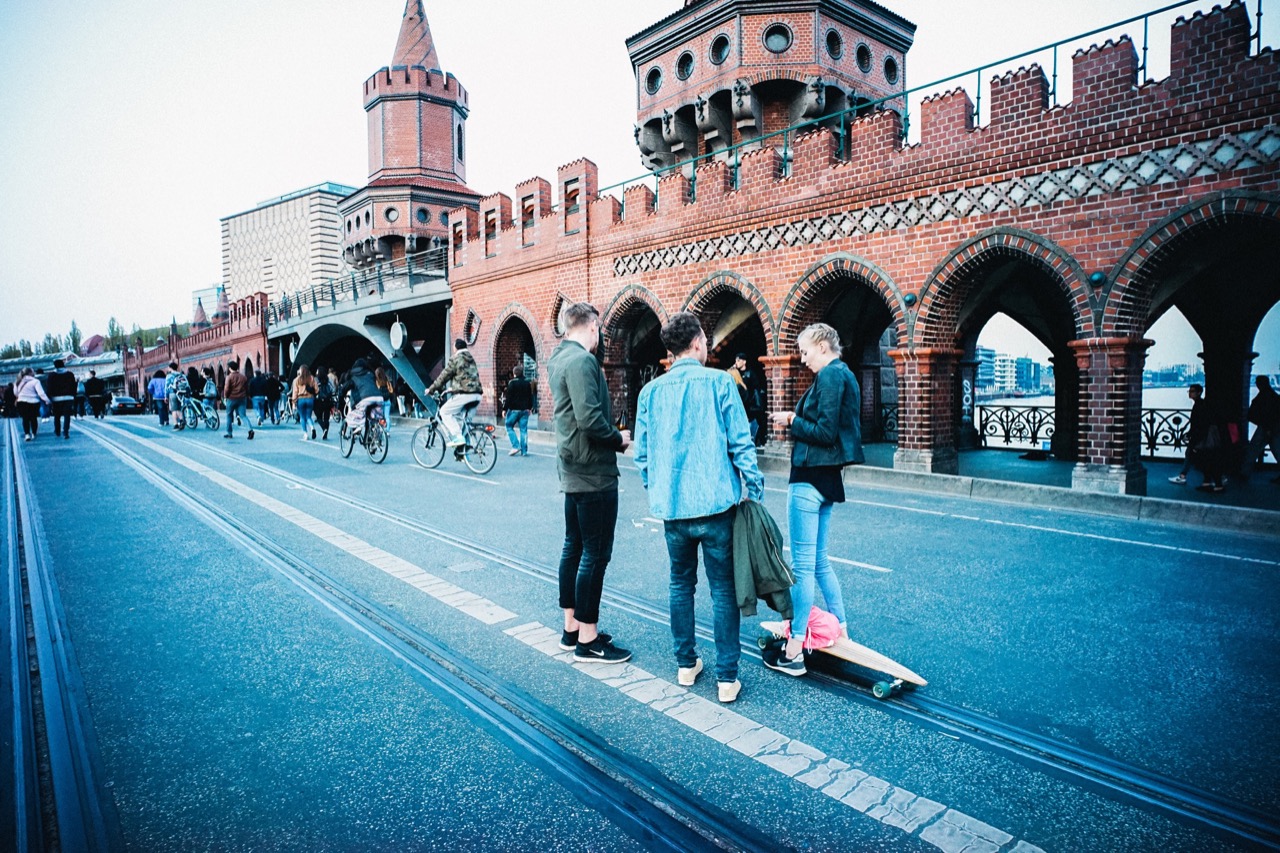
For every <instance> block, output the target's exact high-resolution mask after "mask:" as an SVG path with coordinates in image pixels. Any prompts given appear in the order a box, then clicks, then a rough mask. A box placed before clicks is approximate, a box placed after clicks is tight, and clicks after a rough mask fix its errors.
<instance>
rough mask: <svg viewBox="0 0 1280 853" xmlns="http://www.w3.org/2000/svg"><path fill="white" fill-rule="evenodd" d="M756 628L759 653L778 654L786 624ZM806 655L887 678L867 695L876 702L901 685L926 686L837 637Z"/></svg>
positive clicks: (877, 655)
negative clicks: (829, 658) (843, 662)
mask: <svg viewBox="0 0 1280 853" xmlns="http://www.w3.org/2000/svg"><path fill="white" fill-rule="evenodd" d="M760 627H761V629H763V631H764V633H763V634H761V635H760V638H759V640H757V643H758V644H759V646H760V648H761V650H762V651H763V652H764V653H765V654H766V655H770V654H772V655H778V654H781V652H782V646H783V644H784V643H785V642H786V637H787V624H786V623H785V622H761V623H760ZM810 651H817V652H823V653H824V654H828V655H831V656H832V657H837V658H840V659H841V660H846V661H848V662H849V663H852V664H855V665H857V666H860V667H862V668H863V669H867V670H870V671H871V672H875V673H880V674H882V675H887V676H889V679H888V680H887V681H886V680H881V681H876V682H875V683H874V684H872V685H871V693H872V695H874V696H875V697H876V698H877V699H888V698H889V697H890V696H892V695H893V694H894V692H895V691H897V690H900V689H901V688H902V685H903V684H911V685H914V686H916V687H924V686H925V685H926V684H928V683H929V682H927V681H925V680H924V679H923V678H922V677H920V676H919V675H917V674H916V673H914V672H912V671H911V670H909V669H907V668H906V667H905V666H903V665H902V664H900V663H898V662H897V661H895V660H893V659H891V658H887V657H885V656H884V655H882V654H880V653H879V652H877V651H876V650H875V649H869V648H867V647H866V646H864V645H862V644H861V643H855V642H853V641H852V640H850V639H848V638H846V637H840V638H839V639H837V640H836V641H835V642H834V643H833V644H831V645H830V646H827V647H825V648H819V649H811V650H810Z"/></svg>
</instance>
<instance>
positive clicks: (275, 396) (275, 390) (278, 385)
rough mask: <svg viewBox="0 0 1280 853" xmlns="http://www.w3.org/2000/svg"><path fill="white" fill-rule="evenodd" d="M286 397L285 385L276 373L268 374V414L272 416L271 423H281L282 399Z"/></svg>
mask: <svg viewBox="0 0 1280 853" xmlns="http://www.w3.org/2000/svg"><path fill="white" fill-rule="evenodd" d="M283 396H284V383H283V382H281V381H280V377H279V376H277V375H276V374H275V373H268V374H267V412H268V413H269V414H270V415H271V423H272V424H275V425H279V423H280V399H281V398H282V397H283Z"/></svg>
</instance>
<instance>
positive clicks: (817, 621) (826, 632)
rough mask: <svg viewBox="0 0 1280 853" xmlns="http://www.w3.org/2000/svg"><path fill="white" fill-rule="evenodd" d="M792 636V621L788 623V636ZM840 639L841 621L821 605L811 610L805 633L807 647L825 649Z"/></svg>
mask: <svg viewBox="0 0 1280 853" xmlns="http://www.w3.org/2000/svg"><path fill="white" fill-rule="evenodd" d="M790 637H791V623H790V622H788V623H787V638H788V639H790ZM838 639H840V622H839V621H838V620H837V619H836V617H834V616H832V615H831V614H830V613H828V612H827V611H825V610H822V609H821V608H819V607H814V608H812V609H811V610H810V611H809V627H808V629H807V630H806V631H805V634H804V647H805V648H806V649H825V648H827V647H828V646H833V645H835V642H836V640H838Z"/></svg>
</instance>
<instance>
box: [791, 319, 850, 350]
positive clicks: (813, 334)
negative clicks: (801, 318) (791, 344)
mask: <svg viewBox="0 0 1280 853" xmlns="http://www.w3.org/2000/svg"><path fill="white" fill-rule="evenodd" d="M801 338H808V339H809V340H811V341H813V342H814V343H815V344H820V343H822V342H823V341H825V342H826V344H827V346H828V347H830V348H831V351H832V352H833V353H835V354H836V355H837V356H839V355H840V353H841V352H842V349H841V347H840V333H839V332H837V331H836V330H835V329H833V328H831V327H830V326H828V325H827V324H826V323H814V324H813V325H811V326H806V327H805V329H804V331H803V332H801V333H800V334H798V335H796V343H797V344H798V343H800V339H801Z"/></svg>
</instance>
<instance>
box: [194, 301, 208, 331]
mask: <svg viewBox="0 0 1280 853" xmlns="http://www.w3.org/2000/svg"><path fill="white" fill-rule="evenodd" d="M212 325H213V324H212V323H210V322H209V316H208V315H207V314H206V313H205V311H204V300H202V299H200V298H199V297H196V310H195V314H193V315H192V317H191V331H192V332H198V331H200V330H201V329H207V328H209V327H210V326H212Z"/></svg>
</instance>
